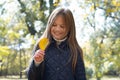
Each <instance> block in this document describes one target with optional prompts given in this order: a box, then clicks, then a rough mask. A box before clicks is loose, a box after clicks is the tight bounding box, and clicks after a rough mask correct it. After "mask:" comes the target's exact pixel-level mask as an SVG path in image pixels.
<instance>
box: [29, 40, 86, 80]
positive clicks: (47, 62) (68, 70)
mask: <svg viewBox="0 0 120 80" xmlns="http://www.w3.org/2000/svg"><path fill="white" fill-rule="evenodd" d="M37 49H39V48H38V46H37ZM69 58H70V49H69V46H68V44H67V43H66V41H64V42H62V43H61V44H60V45H59V46H57V45H56V42H55V41H53V42H52V43H51V44H50V45H49V46H48V48H47V49H46V51H45V58H44V61H43V62H42V63H41V64H40V65H39V66H38V67H36V66H35V64H34V61H33V62H32V63H31V65H30V68H29V70H28V80H86V75H85V67H84V63H83V61H82V59H81V57H80V54H78V60H77V64H76V69H75V73H73V71H72V62H71V61H69Z"/></svg>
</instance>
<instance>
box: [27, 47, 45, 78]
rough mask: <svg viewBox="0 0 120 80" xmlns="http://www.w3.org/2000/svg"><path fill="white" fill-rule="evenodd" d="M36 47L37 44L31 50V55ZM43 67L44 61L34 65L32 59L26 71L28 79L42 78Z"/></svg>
mask: <svg viewBox="0 0 120 80" xmlns="http://www.w3.org/2000/svg"><path fill="white" fill-rule="evenodd" d="M38 49H39V47H38V45H36V47H35V48H34V50H33V55H34V53H35V51H36V50H38ZM43 67H44V61H43V62H42V63H41V64H40V65H39V66H37V67H36V66H35V63H34V60H33V59H32V61H31V63H30V65H29V67H28V71H27V77H28V80H42V76H43Z"/></svg>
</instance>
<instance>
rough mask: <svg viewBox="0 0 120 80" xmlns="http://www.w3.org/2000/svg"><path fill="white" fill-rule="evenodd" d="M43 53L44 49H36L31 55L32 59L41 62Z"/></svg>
mask: <svg viewBox="0 0 120 80" xmlns="http://www.w3.org/2000/svg"><path fill="white" fill-rule="evenodd" d="M44 55H45V51H44V50H40V49H39V50H37V51H36V52H35V55H34V56H33V58H34V61H35V62H38V63H41V62H42V61H43V60H44Z"/></svg>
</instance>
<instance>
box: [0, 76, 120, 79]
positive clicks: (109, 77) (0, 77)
mask: <svg viewBox="0 0 120 80" xmlns="http://www.w3.org/2000/svg"><path fill="white" fill-rule="evenodd" d="M0 80H28V79H27V78H26V77H25V76H22V79H20V77H19V76H6V77H4V76H0ZM89 80H96V79H95V78H91V79H89ZM101 80H120V77H116V76H115V77H114V76H104V77H103V78H102V79H101Z"/></svg>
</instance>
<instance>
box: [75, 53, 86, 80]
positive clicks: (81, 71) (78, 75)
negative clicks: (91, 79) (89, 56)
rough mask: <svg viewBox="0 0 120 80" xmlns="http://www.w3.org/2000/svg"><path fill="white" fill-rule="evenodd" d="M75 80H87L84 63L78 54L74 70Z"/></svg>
mask: <svg viewBox="0 0 120 80" xmlns="http://www.w3.org/2000/svg"><path fill="white" fill-rule="evenodd" d="M75 80H87V79H86V72H85V66H84V61H83V60H82V58H81V57H80V54H78V59H77V63H76V68H75Z"/></svg>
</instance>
